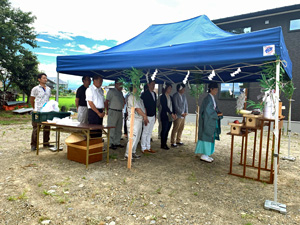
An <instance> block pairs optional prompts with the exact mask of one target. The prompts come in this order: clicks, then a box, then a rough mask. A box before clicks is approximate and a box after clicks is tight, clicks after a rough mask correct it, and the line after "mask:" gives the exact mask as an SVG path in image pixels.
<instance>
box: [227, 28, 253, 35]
mask: <svg viewBox="0 0 300 225" xmlns="http://www.w3.org/2000/svg"><path fill="white" fill-rule="evenodd" d="M226 31H228V32H230V33H234V34H245V33H250V32H251V27H240V28H234V29H227V30H226Z"/></svg>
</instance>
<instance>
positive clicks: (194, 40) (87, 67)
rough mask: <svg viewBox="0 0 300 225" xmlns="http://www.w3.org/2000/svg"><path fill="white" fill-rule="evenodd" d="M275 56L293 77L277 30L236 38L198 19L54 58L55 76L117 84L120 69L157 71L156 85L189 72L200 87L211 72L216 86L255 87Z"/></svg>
mask: <svg viewBox="0 0 300 225" xmlns="http://www.w3.org/2000/svg"><path fill="white" fill-rule="evenodd" d="M264 50H265V51H264ZM275 54H276V55H278V56H279V57H280V59H281V60H282V61H284V62H285V63H284V65H285V71H286V73H287V74H288V76H289V77H290V78H292V63H291V60H290V58H289V55H288V52H287V49H286V46H285V43H284V39H283V35H282V30H281V28H280V27H276V28H271V29H266V30H261V31H256V32H252V33H247V34H239V35H236V34H231V33H228V32H226V31H223V30H221V29H220V28H219V27H217V26H216V25H215V24H214V23H212V22H211V21H210V20H209V19H208V17H207V16H205V15H202V16H199V17H196V18H193V19H189V20H185V21H181V22H177V23H170V24H160V25H152V26H150V27H149V28H148V29H146V30H145V31H144V32H142V33H141V34H139V35H138V36H136V37H134V38H132V39H130V40H128V41H127V42H124V43H123V44H120V45H117V46H115V47H112V48H110V49H108V50H105V51H100V52H97V53H94V54H87V55H71V56H58V57H57V72H59V73H64V74H72V75H78V76H83V75H90V76H93V75H94V74H100V75H101V76H103V78H104V79H111V80H116V79H118V78H119V77H120V76H122V75H123V74H124V72H123V71H124V70H125V69H131V68H132V67H134V68H137V69H142V70H144V72H145V73H147V72H150V73H153V72H154V70H155V69H156V68H157V69H158V74H157V77H156V82H157V83H163V82H164V81H168V82H170V81H171V82H174V83H177V82H181V81H182V80H183V79H184V77H185V75H186V72H187V70H190V72H191V75H190V77H189V81H190V82H191V83H193V81H194V77H195V75H196V74H201V76H202V80H203V82H210V80H209V79H208V76H209V75H210V74H211V72H212V70H214V71H215V74H216V76H215V77H214V78H213V81H216V82H235V81H236V80H238V81H239V82H255V81H257V79H259V78H260V71H261V69H260V66H261V65H262V64H264V63H266V62H270V61H274V60H275V59H276V56H275ZM238 67H240V68H241V72H240V73H239V74H238V75H237V76H235V77H232V76H231V75H230V74H231V73H232V72H234V71H236V69H237V68H238ZM145 80H146V79H144V81H145Z"/></svg>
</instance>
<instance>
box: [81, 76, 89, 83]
mask: <svg viewBox="0 0 300 225" xmlns="http://www.w3.org/2000/svg"><path fill="white" fill-rule="evenodd" d="M87 77H90V76H88V75H84V76H83V77H82V82H83V81H84V80H85V78H87Z"/></svg>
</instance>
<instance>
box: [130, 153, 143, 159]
mask: <svg viewBox="0 0 300 225" xmlns="http://www.w3.org/2000/svg"><path fill="white" fill-rule="evenodd" d="M132 158H133V159H139V158H141V156H140V155H137V154H135V153H132Z"/></svg>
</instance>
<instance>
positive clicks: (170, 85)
mask: <svg viewBox="0 0 300 225" xmlns="http://www.w3.org/2000/svg"><path fill="white" fill-rule="evenodd" d="M168 87H171V88H172V84H170V83H166V87H165V88H163V89H162V93H163V94H165V93H166V90H167V89H168Z"/></svg>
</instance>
